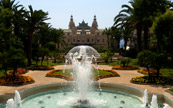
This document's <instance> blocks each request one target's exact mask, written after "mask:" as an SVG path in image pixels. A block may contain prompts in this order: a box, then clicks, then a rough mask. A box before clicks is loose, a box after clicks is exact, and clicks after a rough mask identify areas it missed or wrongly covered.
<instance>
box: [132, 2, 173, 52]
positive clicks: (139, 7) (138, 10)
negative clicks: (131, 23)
mask: <svg viewBox="0 0 173 108" xmlns="http://www.w3.org/2000/svg"><path fill="white" fill-rule="evenodd" d="M131 4H132V6H133V8H134V16H137V18H138V19H139V20H140V21H141V23H142V26H143V31H144V49H148V40H149V37H148V34H149V28H150V27H151V26H152V23H153V20H154V19H155V17H156V16H158V15H160V14H162V13H164V12H165V11H166V9H167V8H169V5H170V2H169V1H168V0H133V1H132V2H131Z"/></svg>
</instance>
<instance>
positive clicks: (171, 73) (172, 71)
mask: <svg viewBox="0 0 173 108" xmlns="http://www.w3.org/2000/svg"><path fill="white" fill-rule="evenodd" d="M160 72H161V73H162V75H163V76H165V77H173V69H169V68H165V69H161V70H160Z"/></svg>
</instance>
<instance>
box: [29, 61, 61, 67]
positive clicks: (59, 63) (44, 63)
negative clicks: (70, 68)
mask: <svg viewBox="0 0 173 108" xmlns="http://www.w3.org/2000/svg"><path fill="white" fill-rule="evenodd" d="M32 65H36V62H35V61H33V62H32ZM38 65H41V61H39V62H38ZM42 65H45V66H47V65H49V66H54V65H64V63H62V62H56V63H53V62H50V61H48V63H47V61H43V63H42Z"/></svg>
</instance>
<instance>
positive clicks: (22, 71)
mask: <svg viewBox="0 0 173 108" xmlns="http://www.w3.org/2000/svg"><path fill="white" fill-rule="evenodd" d="M13 72H14V70H10V71H9V72H8V73H9V74H13ZM27 72H28V71H27V70H26V69H21V68H20V69H17V73H16V74H25V73H27Z"/></svg>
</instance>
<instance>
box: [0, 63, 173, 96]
mask: <svg viewBox="0 0 173 108" xmlns="http://www.w3.org/2000/svg"><path fill="white" fill-rule="evenodd" d="M70 68H71V66H67V67H66V69H70ZM98 68H99V69H111V68H112V67H111V66H107V65H99V67H98ZM55 69H64V66H63V65H57V66H55ZM117 72H118V74H119V75H120V77H112V78H105V79H101V80H99V81H100V82H104V83H120V84H127V85H132V86H137V87H140V88H143V89H148V90H149V91H150V92H154V93H161V94H164V93H166V92H165V90H166V89H168V88H170V87H171V86H161V85H139V84H132V83H130V79H131V78H133V77H136V76H142V74H140V73H138V72H137V70H130V71H128V70H126V71H125V70H117ZM47 73H48V71H29V72H28V73H26V74H25V75H28V76H31V77H33V79H34V80H35V83H33V84H28V85H23V86H0V94H5V93H14V91H15V90H19V89H23V88H26V87H30V86H36V85H40V84H49V83H56V82H65V81H66V80H64V79H60V78H50V77H45V75H46V74H47ZM167 94H168V93H167ZM172 97H173V96H172Z"/></svg>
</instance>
